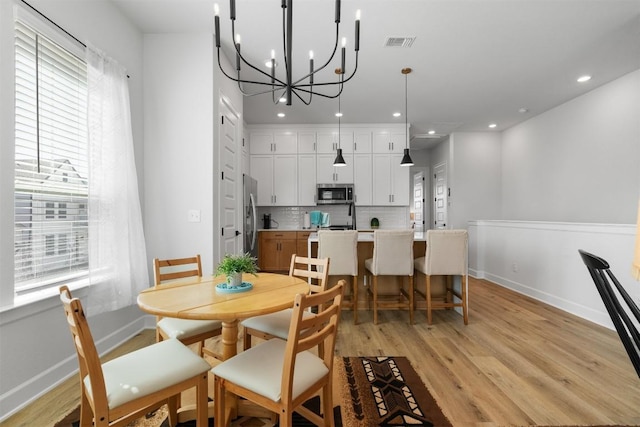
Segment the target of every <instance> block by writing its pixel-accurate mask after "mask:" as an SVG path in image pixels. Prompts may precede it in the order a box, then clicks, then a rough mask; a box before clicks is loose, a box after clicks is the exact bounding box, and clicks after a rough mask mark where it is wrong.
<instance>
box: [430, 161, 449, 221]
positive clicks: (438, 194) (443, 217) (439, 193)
mask: <svg viewBox="0 0 640 427" xmlns="http://www.w3.org/2000/svg"><path fill="white" fill-rule="evenodd" d="M447 191H448V190H447V164H446V163H441V164H439V165H436V167H435V168H434V170H433V225H434V227H433V228H435V229H444V228H447V196H448V195H447Z"/></svg>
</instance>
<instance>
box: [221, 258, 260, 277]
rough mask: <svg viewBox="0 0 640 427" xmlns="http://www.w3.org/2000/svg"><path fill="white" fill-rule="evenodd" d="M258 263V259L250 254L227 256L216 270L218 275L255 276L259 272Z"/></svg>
mask: <svg viewBox="0 0 640 427" xmlns="http://www.w3.org/2000/svg"><path fill="white" fill-rule="evenodd" d="M256 261H257V259H256V258H255V257H252V256H251V254H249V253H246V254H242V255H230V254H226V255H225V256H224V258H223V259H222V261H220V264H218V267H217V268H216V275H218V274H224V275H226V276H229V275H232V274H233V273H250V274H253V275H254V276H255V275H256V273H257V272H258V265H257V264H256Z"/></svg>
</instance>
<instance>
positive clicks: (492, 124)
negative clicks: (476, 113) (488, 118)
mask: <svg viewBox="0 0 640 427" xmlns="http://www.w3.org/2000/svg"><path fill="white" fill-rule="evenodd" d="M496 126H498V125H497V124H495V123H491V124H490V125H489V127H490V128H491V129H493V128H494V127H496Z"/></svg>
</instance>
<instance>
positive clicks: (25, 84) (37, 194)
mask: <svg viewBox="0 0 640 427" xmlns="http://www.w3.org/2000/svg"><path fill="white" fill-rule="evenodd" d="M15 67H16V70H15V72H16V78H15V81H16V85H15V99H16V109H15V190H14V200H15V223H14V236H15V237H14V242H15V243H14V245H15V248H14V254H15V255H14V257H15V258H14V263H15V266H14V271H15V273H14V274H15V291H16V293H17V294H23V293H27V292H29V291H32V290H35V289H41V288H43V287H48V286H55V285H57V284H59V283H61V282H63V281H64V282H69V281H70V280H72V279H74V278H79V277H82V276H84V275H86V273H87V269H88V223H87V213H86V206H87V195H88V170H87V118H86V109H87V106H86V103H87V78H86V65H85V63H84V61H83V60H81V59H79V58H78V57H76V56H75V55H73V54H72V53H70V52H69V51H68V50H66V49H64V48H62V47H61V46H60V45H59V44H56V43H55V42H53V41H52V40H51V39H50V38H47V37H46V36H45V35H43V34H42V33H40V32H38V31H36V30H35V29H34V26H31V25H29V24H28V23H27V21H23V20H21V19H18V20H17V21H16V24H15ZM72 242H73V243H72Z"/></svg>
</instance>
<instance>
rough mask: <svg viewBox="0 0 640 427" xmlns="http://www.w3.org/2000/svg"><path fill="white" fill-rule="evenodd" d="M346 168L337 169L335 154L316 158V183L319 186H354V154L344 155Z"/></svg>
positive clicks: (321, 155)
mask: <svg viewBox="0 0 640 427" xmlns="http://www.w3.org/2000/svg"><path fill="white" fill-rule="evenodd" d="M342 157H344V161H345V162H346V163H347V164H346V165H345V166H341V167H335V166H333V161H334V160H335V159H336V155H335V154H318V155H317V156H316V181H317V182H318V184H353V154H343V155H342Z"/></svg>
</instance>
